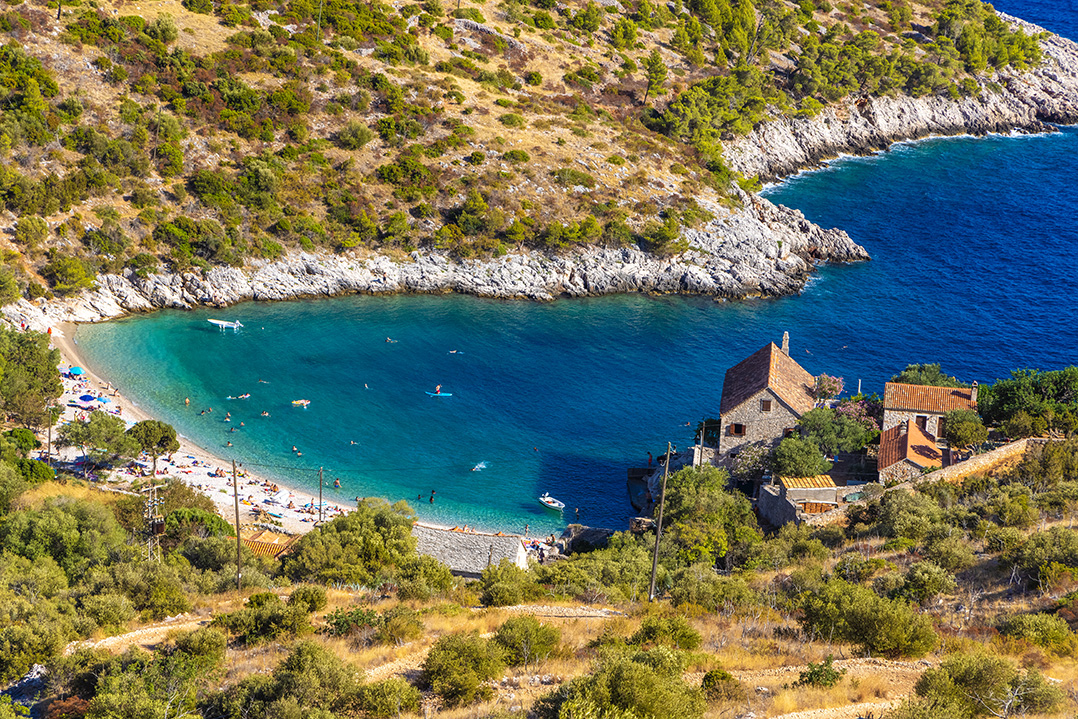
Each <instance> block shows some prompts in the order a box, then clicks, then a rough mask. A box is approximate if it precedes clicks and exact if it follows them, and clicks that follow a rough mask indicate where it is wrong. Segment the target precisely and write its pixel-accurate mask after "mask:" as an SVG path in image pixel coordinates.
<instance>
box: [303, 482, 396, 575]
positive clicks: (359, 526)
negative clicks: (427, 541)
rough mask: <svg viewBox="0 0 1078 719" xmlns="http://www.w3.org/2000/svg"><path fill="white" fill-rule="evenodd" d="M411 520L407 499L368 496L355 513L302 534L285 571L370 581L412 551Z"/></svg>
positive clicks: (391, 567)
mask: <svg viewBox="0 0 1078 719" xmlns="http://www.w3.org/2000/svg"><path fill="white" fill-rule="evenodd" d="M413 521H415V513H414V512H413V511H412V509H411V508H410V507H409V506H408V504H407V503H406V502H397V503H396V504H393V505H390V504H389V503H388V502H386V501H385V500H383V499H364V500H362V501H360V502H359V505H358V506H357V508H356V510H355V511H354V512H351V513H350V514H345V515H341V516H339V517H335V518H334V519H333V520H332V521H330V522H328V523H327V524H325V525H323V526H321V527H317V528H315V529H314V531H312V532H309V533H307V534H305V535H303V537H301V538H300V539H299V541H298V542H296V544H295V546H294V549H293V550H292V551H291V552H290V553H289V554H288V555H287V556H286V558H285V560H284V565H283V567H282V571H283V572H284V573H285V574H286V575H288V576H290V577H292V578H293V579H294V580H298V579H301V578H305V579H307V580H308V581H317V582H323V583H331V582H349V583H355V584H367V583H368V582H371V581H373V580H374V579H375V578H376V577H377V576H378V575H379V573H380V572H383V571H388V570H391V569H393V568H394V567H397V566H399V565H400V564H401V563H402V562H404V561H405V560H406V559H407V558H408V557H410V556H411V555H412V554H414V552H415V538H414V537H412V522H413Z"/></svg>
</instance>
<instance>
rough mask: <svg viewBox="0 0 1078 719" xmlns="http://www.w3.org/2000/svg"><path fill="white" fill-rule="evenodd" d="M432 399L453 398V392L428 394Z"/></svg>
mask: <svg viewBox="0 0 1078 719" xmlns="http://www.w3.org/2000/svg"><path fill="white" fill-rule="evenodd" d="M427 394H429V395H430V396H431V397H452V396H453V393H452V392H427Z"/></svg>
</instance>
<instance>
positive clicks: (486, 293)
mask: <svg viewBox="0 0 1078 719" xmlns="http://www.w3.org/2000/svg"><path fill="white" fill-rule="evenodd" d="M1003 17H1004V19H1006V20H1007V21H1009V22H1012V23H1014V24H1016V25H1020V26H1022V27H1023V28H1024V29H1025V30H1026V31H1027V32H1030V33H1041V32H1045V31H1044V30H1043V29H1042V28H1039V27H1037V26H1034V25H1031V24H1029V23H1025V22H1024V21H1022V20H1019V19H1017V18H1013V17H1010V16H1006V15H1003ZM1042 47H1043V50H1044V60H1043V62H1042V63H1041V64H1040V65H1038V66H1037V67H1035V68H1033V69H1031V70H1029V71H1027V72H1016V71H1013V70H1005V71H1001V72H998V73H995V74H993V75H991V76H988V77H985V78H981V84H982V88H983V90H982V92H981V94H980V95H978V96H976V97H965V98H960V99H958V100H953V99H950V98H947V97H938V96H932V97H922V98H912V97H908V96H901V97H881V98H863V99H860V100H851V101H849V102H847V103H845V104H841V105H836V106H832V107H829V108H826V109H825V110H824V111H822V112H820V113H819V114H818V115H816V116H815V117H812V118H782V119H777V120H773V121H769V122H765V123H762V124H761V125H759V126H758V127H757V128H756V129H755V130H754V131H753V132H752V133H750V134H749V135H747V136H745V137H739V138H734V139H731V140H728V141H727V142H726V143H725V144H724V148H725V157H726V160H727V162H728V163H729V164H730V165H731V166H732V167H733V168H734V169H736V170H738V171H739V172H741V173H742V174H744V175H746V176H759V177H760V178H761V179H764V180H774V179H778V178H781V177H784V176H787V175H789V174H792V173H795V172H797V171H800V170H803V169H806V168H812V167H816V166H818V165H819V164H820V163H821V162H822V161H824V160H827V159H830V158H834V157H837V156H839V155H841V154H869V153H872V152H876V151H879V150H882V149H886V148H887V147H888V146H890V145H891V144H893V143H895V142H900V141H904V140H912V139H918V138H923V137H927V136H933V135H956V134H987V133H991V132H1012V131H1016V130H1017V131H1026V132H1044V131H1052V130H1053V129H1054V128H1053V127H1052V125H1051V124H1049V123H1058V124H1069V123H1074V122H1078V44H1075V43H1074V42H1072V41H1070V40H1067V39H1064V38H1061V37H1059V36H1056V35H1049V36H1047V37H1045V38H1044V39H1042ZM734 199H735V203H733V204H734V205H735V207H733V208H731V207H728V206H724V205H720V204H719V203H717V202H712V201H709V200H707V199H704V198H698V200H699V202H700V204H701V206H703V207H704V208H705V209H706V210H708V211H710V212H711V213H712V214H713V215H714V219H712V220H711V221H709V222H707V223H705V224H703V225H702V226H700V227H698V228H696V229H692V230H685V231H684V236H685V239H687V241H688V244H689V248H690V249H689V250H688V251H686V252H682V253H679V254H676V255H674V256H670V257H658V256H655V255H651V254H648V253H645V252H642V251H640V250H638V249H636V248H634V247H625V248H617V249H612V248H594V247H589V248H585V249H579V250H575V251H572V252H568V253H565V254H562V255H558V256H549V255H546V254H543V253H541V252H534V251H528V250H520V251H515V252H512V253H510V254H508V255H505V256H502V257H496V258H492V259H486V260H465V259H457V258H454V257H451V256H448V255H446V254H442V253H439V252H436V251H416V252H412V253H410V254H409V255H407V256H403V257H400V258H391V257H387V256H379V255H370V256H351V255H338V254H332V253H307V252H299V253H293V254H291V255H289V256H286V257H285V258H283V259H280V260H276V261H253V262H249V263H248V264H247V266H245V267H242V268H235V267H217V268H214V269H212V270H209V271H208V272H205V273H201V272H186V273H182V274H181V273H169V272H164V273H154V274H149V275H147V276H145V277H140V276H138V275H136V274H135V272H134V271H131V270H128V271H126V272H125V274H122V275H114V274H107V275H99V276H98V278H97V285H96V287H95V288H94V289H92V290H90V291H87V292H84V293H82V294H80V295H78V296H76V297H73V298H67V299H54V300H48V301H46V300H43V299H39V300H36V301H33V302H31V301H28V300H25V299H23V300H19V301H18V302H16V303H14V304H11V305H8V306H7V307H5V308H4V310H3V311H4V314H5V315H6V316H7V317H8V318H9V319H11V320H14V321H16V322H19V321H23V322H27V323H28V324H29V325H30V326H33V327H37V328H44V327H47V326H52V325H55V324H58V323H60V322H96V321H101V320H106V319H110V318H113V317H117V316H121V315H124V314H128V313H133V312H145V311H152V310H154V309H158V308H193V307H196V306H200V305H208V306H225V305H230V304H234V303H237V302H243V301H246V300H267V301H268V300H288V299H298V298H303V297H318V296H334V295H343V294H355V293H365V294H386V293H417V294H436V293H449V292H457V293H463V294H472V295H477V296H480V297H491V298H499V299H529V300H539V301H550V300H554V299H557V298H559V297H582V296H597V295H607V294H616V293H626V292H645V293H680V294H696V295H710V296H715V297H719V298H745V297H759V296H779V295H788V294H794V293H797V292H799V291H801V290H802V289H803V287H804V285H805V282H806V281H807V280H808V278H809V276H810V275H811V272H812V270H813V267H814V265H815V264H817V263H820V262H853V261H860V260H867V259H869V256H868V253H867V252H866V251H865V249H864V248H863V247H861V246H860V245H858V244H857V243H855V242H854V241H853V240H852V239H851V238H850V237H849V236H848V235H847V234H846V233H845V232H843V231H842V230H838V229H824V228H821V227H819V226H818V225H815V224H814V223H812V222H809V221H808V220H806V219H805V217H804V215H802V214H801V213H800V212H798V211H796V210H791V209H788V208H785V207H781V206H777V205H774V204H773V203H771V202H768V201H767V200H766V199H763V198H761V197H758V196H756V195H753V194H749V193H745V192H743V191H741V190H739V189H737V190H735V194H734Z"/></svg>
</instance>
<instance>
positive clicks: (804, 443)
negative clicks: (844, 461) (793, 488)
mask: <svg viewBox="0 0 1078 719" xmlns="http://www.w3.org/2000/svg"><path fill="white" fill-rule="evenodd" d="M774 464H775V471H776V472H777V473H778V474H779V476H782V477H815V476H816V475H819V474H823V473H825V472H827V471H828V470H830V469H831V463H830V462H828V461H827V460H826V459H825V458H824V456H823V453H822V452H820V450H819V447H817V445H816V444H815V443H814V442H811V441H809V440H807V439H801V438H799V437H787V438H786V439H784V440H782V441H781V442H780V443H779V446H778V447H776V448H775V450H774Z"/></svg>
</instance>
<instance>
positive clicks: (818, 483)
mask: <svg viewBox="0 0 1078 719" xmlns="http://www.w3.org/2000/svg"><path fill="white" fill-rule="evenodd" d="M779 481H780V482H782V484H783V486H784V487H786V489H824V488H825V487H834V486H835V480H833V479H831V475H829V474H818V475H816V476H815V477H779Z"/></svg>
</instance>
